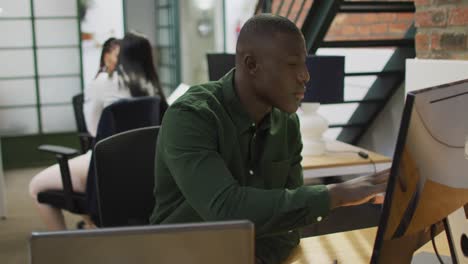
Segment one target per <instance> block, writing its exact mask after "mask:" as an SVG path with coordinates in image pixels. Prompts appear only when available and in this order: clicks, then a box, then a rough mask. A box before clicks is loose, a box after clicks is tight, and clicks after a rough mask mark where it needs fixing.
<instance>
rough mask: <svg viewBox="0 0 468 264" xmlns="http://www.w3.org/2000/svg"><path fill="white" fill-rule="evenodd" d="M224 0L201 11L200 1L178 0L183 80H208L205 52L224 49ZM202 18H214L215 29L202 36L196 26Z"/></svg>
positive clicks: (198, 81) (190, 83) (189, 82)
mask: <svg viewBox="0 0 468 264" xmlns="http://www.w3.org/2000/svg"><path fill="white" fill-rule="evenodd" d="M222 4H223V3H222V1H213V2H212V7H211V8H209V9H208V10H202V9H200V7H199V6H198V5H197V1H194V0H191V1H179V8H180V9H179V15H180V35H179V37H180V49H181V53H180V55H181V58H180V59H181V74H182V82H183V83H186V84H189V85H193V84H197V83H203V82H206V81H208V66H207V63H206V53H209V52H222V44H223V42H222V40H223V38H224V37H223V30H222V26H223V20H222V15H220V14H222V8H223V6H222ZM202 19H207V20H209V21H211V23H212V25H213V31H212V32H211V33H210V34H208V35H207V36H201V35H200V34H199V32H198V30H197V26H198V24H199V23H200V21H201V20H202Z"/></svg>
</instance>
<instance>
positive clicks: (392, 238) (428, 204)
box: [371, 80, 468, 263]
mask: <svg viewBox="0 0 468 264" xmlns="http://www.w3.org/2000/svg"><path fill="white" fill-rule="evenodd" d="M467 113H468V80H464V81H459V82H455V83H450V84H446V85H441V86H436V87H433V88H428V89H424V90H419V91H414V92H411V93H408V95H407V98H406V103H405V107H404V110H403V117H402V121H401V126H400V131H399V135H398V140H397V145H396V149H395V155H394V159H393V164H392V168H391V173H390V179H389V182H388V186H387V191H386V195H385V202H384V205H383V211H382V215H381V219H380V223H379V228H378V231H377V237H376V241H375V245H374V251H373V255H372V260H371V262H372V263H410V262H411V259H412V257H413V253H414V251H415V250H417V249H418V248H419V247H421V246H422V245H424V244H425V243H426V242H428V241H429V240H430V239H431V229H432V231H433V232H434V233H439V232H440V231H441V230H442V229H443V225H442V224H441V221H442V220H443V219H444V218H445V217H447V216H448V215H449V214H451V213H452V212H454V211H455V210H457V209H458V208H460V207H462V206H464V205H465V204H466V203H468V152H467V151H468V150H467V144H466V142H467V139H468V138H467V136H468V118H467Z"/></svg>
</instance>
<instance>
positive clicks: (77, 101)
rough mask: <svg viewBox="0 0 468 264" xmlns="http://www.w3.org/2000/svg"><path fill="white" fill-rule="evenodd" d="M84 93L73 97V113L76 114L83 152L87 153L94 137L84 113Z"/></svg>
mask: <svg viewBox="0 0 468 264" xmlns="http://www.w3.org/2000/svg"><path fill="white" fill-rule="evenodd" d="M83 102H84V95H83V93H79V94H77V95H75V96H73V98H72V104H73V113H74V114H75V122H76V129H77V130H78V136H79V139H80V146H81V153H85V152H86V151H88V150H89V149H90V148H91V145H92V138H91V136H90V135H89V134H88V128H87V127H86V121H85V117H84V113H83Z"/></svg>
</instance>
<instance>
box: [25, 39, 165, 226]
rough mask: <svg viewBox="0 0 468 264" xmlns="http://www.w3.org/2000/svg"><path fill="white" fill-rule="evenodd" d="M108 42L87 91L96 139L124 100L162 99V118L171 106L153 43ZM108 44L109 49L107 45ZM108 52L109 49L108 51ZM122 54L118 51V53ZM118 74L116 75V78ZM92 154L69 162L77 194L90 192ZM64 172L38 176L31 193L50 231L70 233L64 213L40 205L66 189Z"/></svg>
mask: <svg viewBox="0 0 468 264" xmlns="http://www.w3.org/2000/svg"><path fill="white" fill-rule="evenodd" d="M115 43H116V41H115V40H108V41H106V43H105V44H104V47H103V55H102V56H101V67H100V69H99V72H98V74H97V76H96V78H95V79H94V80H93V81H92V82H91V83H90V84H89V85H88V87H86V89H85V90H84V97H85V102H84V105H83V112H84V115H85V121H86V126H87V128H88V132H89V133H90V134H91V135H92V136H96V131H97V125H98V122H99V118H100V116H101V113H102V111H103V109H104V108H105V107H106V106H108V105H109V104H111V103H113V102H115V101H117V100H119V99H123V98H129V97H138V96H148V95H150V96H152V95H159V96H160V97H161V108H162V109H161V117H162V115H163V114H164V112H165V110H166V108H167V103H166V98H165V96H164V94H163V93H162V91H161V88H160V85H159V78H158V75H157V74H156V71H155V68H154V65H153V62H152V54H151V45H150V43H149V41H148V40H147V39H146V38H145V37H144V36H141V35H139V34H135V33H129V34H127V35H125V37H124V38H123V39H122V40H121V41H120V42H119V43H117V44H115ZM106 44H108V45H106ZM117 47H120V53H119V56H118V63H117V66H115V64H114V66H112V61H113V58H112V54H115V53H113V52H115V49H117ZM107 48H108V49H109V50H108V51H107ZM117 52H118V51H117ZM114 72H116V74H113V73H114ZM90 159H91V151H88V152H87V153H85V154H83V155H80V156H77V157H75V158H73V159H70V160H69V168H70V176H71V179H72V185H73V190H74V191H75V192H85V191H86V180H87V177H88V167H89V161H90ZM62 188H63V187H62V180H61V176H60V168H59V166H58V165H53V166H51V167H48V168H46V169H45V170H43V171H41V172H40V173H39V174H37V175H36V176H34V178H33V179H32V180H31V182H30V184H29V192H30V194H31V196H32V197H33V198H34V200H35V202H36V206H37V208H38V211H39V214H40V216H41V218H42V220H43V221H44V223H45V224H46V226H47V228H48V229H49V230H62V229H66V225H65V220H64V217H63V214H62V212H61V210H60V209H57V208H54V207H52V206H49V205H47V204H41V203H39V202H37V194H38V193H40V192H42V191H45V190H51V189H56V190H59V189H62ZM83 218H84V220H85V222H86V224H87V225H88V226H92V225H93V224H92V221H91V220H90V218H89V217H88V216H83Z"/></svg>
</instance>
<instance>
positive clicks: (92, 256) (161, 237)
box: [29, 221, 255, 264]
mask: <svg viewBox="0 0 468 264" xmlns="http://www.w3.org/2000/svg"><path fill="white" fill-rule="evenodd" d="M254 243H255V242H254V226H253V224H252V223H251V222H248V221H226V222H211V223H196V224H195V223H194V224H172V225H153V226H140V227H123V228H100V229H93V230H73V231H58V232H42V233H40V232H38V233H32V235H31V238H30V243H29V252H30V263H31V264H62V263H68V264H74V263H77V264H78V263H80V264H81V263H87V264H98V263H116V264H118V263H122V264H123V263H139V264H146V263H148V264H149V263H151V264H154V263H158V264H169V263H171V264H172V263H208V264H209V263H213V264H214V263H216V264H218V263H232V264H237V263H248V264H253V263H254V254H255V252H254Z"/></svg>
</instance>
